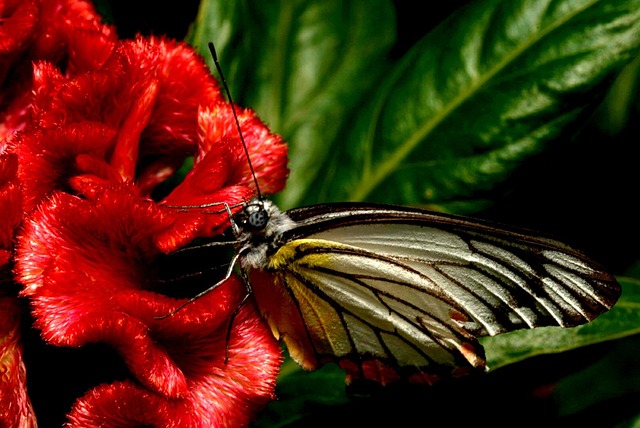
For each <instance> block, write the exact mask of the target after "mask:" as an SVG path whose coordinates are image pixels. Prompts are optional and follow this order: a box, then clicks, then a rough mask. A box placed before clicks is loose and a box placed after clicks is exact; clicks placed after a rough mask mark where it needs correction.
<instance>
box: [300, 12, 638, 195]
mask: <svg viewBox="0 0 640 428" xmlns="http://www.w3.org/2000/svg"><path fill="white" fill-rule="evenodd" d="M639 43H640V1H638V0H599V1H598V0H559V1H551V0H538V1H528V0H513V1H507V2H505V1H499V0H482V1H477V2H473V3H471V4H470V5H468V7H466V8H464V9H462V10H460V11H458V12H457V13H456V14H455V15H454V16H452V17H451V18H450V19H448V20H447V21H446V22H444V23H443V24H442V25H440V26H439V27H438V28H437V29H436V30H434V31H433V32H432V33H430V34H429V35H428V36H426V37H425V38H424V39H423V40H421V41H420V42H419V43H418V44H417V45H416V46H415V47H414V48H413V49H412V50H411V51H410V52H409V53H408V54H407V55H406V56H405V58H403V59H402V60H401V61H400V62H399V63H398V64H397V65H395V67H394V68H393V71H392V72H391V73H389V75H388V76H387V78H386V79H385V80H384V82H383V84H381V85H380V86H379V90H378V91H377V93H376V95H375V97H373V98H372V101H371V102H369V103H368V104H366V106H365V107H364V108H362V109H360V110H359V114H358V117H357V120H356V121H355V123H354V125H353V126H352V132H351V133H350V134H349V135H348V136H347V137H345V139H344V144H341V145H339V146H338V147H337V150H336V151H335V152H334V154H333V156H332V159H331V161H330V162H329V163H328V164H327V165H325V166H324V167H323V169H324V170H325V171H326V174H324V175H322V176H320V177H319V179H318V181H317V183H318V184H317V186H315V187H314V189H316V191H314V192H310V193H309V197H308V198H307V199H306V202H318V201H326V200H365V199H366V200H376V201H381V202H395V203H403V204H416V203H424V204H439V205H441V206H442V205H445V204H448V203H452V202H472V203H473V202H474V201H478V200H481V199H482V198H483V197H485V196H486V192H490V191H491V190H492V189H495V187H496V186H497V185H499V184H500V183H503V182H504V181H505V180H506V179H507V178H508V177H509V176H510V175H511V174H512V173H513V171H514V170H515V169H516V168H518V167H519V166H520V165H521V164H522V163H523V162H524V161H525V160H527V159H528V158H530V157H531V156H532V155H533V154H536V153H538V152H540V151H541V150H543V149H544V148H545V147H546V146H547V145H548V144H549V143H550V142H552V141H554V138H556V137H558V136H559V135H561V133H562V132H563V131H564V130H565V129H566V127H567V126H568V125H569V124H572V123H574V122H575V119H576V118H578V117H579V116H580V113H581V112H583V111H584V109H585V108H586V107H587V106H590V105H592V104H593V102H594V100H595V99H596V97H595V95H596V94H598V93H599V91H598V90H599V89H600V88H601V84H602V83H603V82H606V79H607V78H608V77H610V76H611V75H612V74H613V73H616V72H617V71H618V70H619V69H620V68H621V67H622V65H624V63H626V62H627V61H628V60H629V58H630V57H631V56H632V55H633V54H634V53H635V52H636V51H637V49H638V44H639ZM317 189H321V190H322V191H318V190H317ZM494 196H495V195H494Z"/></svg>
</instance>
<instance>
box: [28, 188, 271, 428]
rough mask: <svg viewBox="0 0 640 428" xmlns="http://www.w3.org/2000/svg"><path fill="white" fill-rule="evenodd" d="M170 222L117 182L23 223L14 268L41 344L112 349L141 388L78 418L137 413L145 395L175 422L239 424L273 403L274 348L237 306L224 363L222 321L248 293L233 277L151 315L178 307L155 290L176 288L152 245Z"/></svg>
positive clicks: (46, 206) (102, 397) (51, 205)
mask: <svg viewBox="0 0 640 428" xmlns="http://www.w3.org/2000/svg"><path fill="white" fill-rule="evenodd" d="M174 219H175V218H174V217H173V216H172V215H171V211H169V210H163V209H160V208H159V207H158V206H157V205H156V204H155V203H153V202H151V201H148V200H143V199H141V198H139V197H138V196H137V195H136V194H135V189H132V188H131V187H130V186H125V185H121V186H115V187H113V188H105V189H103V192H102V193H100V194H99V195H98V196H97V197H96V198H95V199H81V198H78V197H76V196H71V195H68V194H65V193H62V192H58V193H55V194H54V195H53V196H52V197H50V198H49V199H47V200H46V201H45V202H43V203H42V204H41V205H40V206H39V208H38V209H37V210H36V211H35V212H34V214H33V216H32V217H31V218H30V219H29V222H28V223H27V224H26V225H25V227H24V232H23V233H22V235H21V237H20V239H19V246H18V250H17V251H18V254H19V257H18V258H17V271H18V272H19V275H20V279H21V280H22V282H23V283H24V284H25V288H24V291H23V294H24V295H26V296H29V297H30V298H31V302H32V306H33V312H34V316H35V319H36V325H37V327H38V328H39V329H40V330H41V331H42V334H43V337H44V338H45V339H46V340H47V341H48V342H50V343H52V344H56V345H62V346H81V345H84V344H87V343H91V342H98V341H101V342H107V343H109V344H111V345H113V346H114V347H116V348H117V349H118V350H119V351H120V353H121V355H122V356H123V358H124V360H125V362H126V363H127V365H128V367H129V369H130V370H131V372H132V373H133V374H134V375H135V376H136V377H137V378H138V380H139V381H140V382H141V383H142V384H143V385H145V386H146V388H148V390H146V391H145V390H144V389H141V388H140V387H135V388H134V387H132V386H131V385H130V386H127V387H126V388H125V389H126V391H128V392H123V394H124V395H123V396H120V397H119V398H118V400H116V401H115V402H113V403H110V401H111V398H110V397H112V396H113V390H114V388H115V390H118V391H119V390H120V389H119V388H122V387H119V386H112V387H101V388H99V389H98V390H95V391H94V392H92V393H91V394H90V395H89V397H88V398H86V399H84V401H81V402H80V403H79V404H78V405H77V406H76V410H74V412H75V413H74V414H78V415H80V416H82V415H84V416H82V417H89V416H87V415H90V416H91V417H92V418H100V417H107V416H109V415H111V413H109V414H107V415H102V416H100V415H101V414H102V413H101V411H100V410H99V409H100V408H105V407H117V406H119V408H120V409H121V411H122V412H125V413H127V412H134V411H135V408H134V409H131V408H127V407H122V401H125V402H127V403H128V404H129V405H132V406H133V405H137V404H136V403H138V400H139V399H140V400H143V401H144V402H145V403H146V402H147V401H148V400H150V401H149V402H148V405H150V406H153V405H155V404H157V403H158V402H164V403H165V404H164V405H163V406H164V407H162V408H165V407H166V408H170V409H172V410H171V412H173V413H172V414H173V416H172V417H173V418H192V420H193V421H196V420H200V421H205V422H203V423H202V425H197V424H195V422H194V424H188V425H185V426H207V425H208V424H207V423H206V421H207V420H210V419H211V418H213V419H214V420H219V421H236V422H237V421H238V420H240V421H244V422H246V421H247V418H248V417H250V415H251V414H252V413H253V412H251V410H252V409H256V408H260V407H261V406H263V405H264V404H265V402H266V401H267V400H268V399H270V398H271V397H272V395H273V387H274V384H275V375H276V374H277V371H278V367H279V364H280V353H279V346H278V344H277V342H276V341H275V339H274V338H273V337H272V336H271V334H270V333H269V332H268V331H267V329H266V327H265V326H264V325H263V324H262V322H261V321H260V320H259V317H258V315H257V313H256V312H255V311H254V310H253V309H251V310H250V308H249V307H247V308H243V310H242V311H241V313H242V314H243V315H242V316H238V317H236V319H235V321H234V323H233V325H232V326H231V327H232V330H231V332H232V335H231V339H230V341H229V343H228V352H229V354H228V356H229V362H228V363H227V364H225V361H224V360H225V355H226V349H227V347H226V346H227V345H226V333H227V331H228V321H229V319H230V317H231V314H232V313H233V312H234V311H235V310H236V308H237V307H238V305H239V302H240V300H241V298H242V295H243V293H244V287H243V286H242V285H241V284H240V283H239V281H237V280H235V281H227V282H225V283H224V284H223V285H221V286H220V287H218V288H217V289H216V290H214V291H211V292H210V293H208V294H206V295H205V296H203V297H202V298H200V299H198V300H196V301H195V302H193V303H191V304H189V305H187V306H185V307H184V308H183V309H181V310H180V311H178V312H176V313H175V314H174V315H172V316H171V317H169V318H166V319H161V320H158V319H156V318H155V317H158V316H162V315H166V314H169V313H170V311H171V310H172V309H173V308H175V307H176V300H175V299H173V298H170V297H166V296H164V295H161V294H158V293H157V292H154V291H152V290H154V289H156V288H158V284H159V283H161V282H162V281H166V282H168V283H169V285H171V281H172V278H171V277H168V278H165V277H163V276H162V274H161V273H159V271H158V269H159V265H158V263H165V261H164V259H161V260H160V261H159V262H158V260H159V259H160V258H161V257H162V255H161V253H160V250H159V249H158V247H157V246H156V241H157V239H156V237H157V236H158V235H159V234H161V233H163V231H164V230H165V229H167V228H170V227H171V225H172V222H173V221H174ZM210 263H211V264H216V263H217V264H220V263H222V261H220V260H211V261H210ZM248 314H250V315H248ZM212 388H215V390H212ZM220 395H224V396H226V397H228V398H227V400H228V404H229V405H228V406H227V405H224V403H225V402H221V401H216V402H214V403H211V402H209V400H210V399H211V398H216V397H219V396H220ZM140 397H143V398H140ZM144 397H146V398H144ZM234 397H235V399H237V400H238V401H235V402H234ZM169 398H173V399H176V398H179V399H180V400H178V401H172V400H169ZM87 403H94V404H93V405H89V404H87ZM95 403H97V404H95ZM87 406H89V407H87ZM95 406H98V408H96V407H95ZM237 406H239V407H237ZM247 410H249V412H247ZM151 411H152V410H151V409H150V410H149V412H151ZM205 415H206V417H205ZM80 416H77V417H78V418H79V417H80ZM111 416H113V415H111ZM75 417H76V416H74V418H75ZM119 417H126V416H124V415H120V416H119ZM140 417H143V415H142V414H140ZM144 417H145V418H150V417H152V416H150V413H146V414H145V415H144ZM203 418H204V419H203ZM238 418H240V419H238ZM78 426H80V425H78ZM214 426H215V425H214Z"/></svg>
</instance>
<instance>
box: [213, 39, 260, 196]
mask: <svg viewBox="0 0 640 428" xmlns="http://www.w3.org/2000/svg"><path fill="white" fill-rule="evenodd" d="M208 46H209V52H211V56H212V57H213V63H214V64H215V65H216V69H217V70H218V74H219V75H220V80H221V81H222V86H223V87H224V90H225V92H226V93H227V98H228V99H229V104H231V111H232V112H233V118H234V119H235V121H236V127H237V128H238V134H239V135H240V141H241V142H242V148H243V149H244V154H245V155H246V156H247V162H248V163H249V169H251V175H252V176H253V182H254V183H255V185H256V190H257V192H258V198H260V199H262V193H261V192H260V186H258V178H257V177H256V172H255V170H254V169H253V165H252V164H251V157H250V156H249V149H247V144H246V143H245V141H244V137H243V135H242V130H241V129H240V121H239V120H238V114H237V113H236V108H235V106H234V104H233V98H232V97H231V91H230V90H229V85H227V80H226V79H225V78H224V73H223V72H222V67H221V66H220V63H219V62H218V54H217V53H216V48H215V46H213V43H212V42H209V45H208Z"/></svg>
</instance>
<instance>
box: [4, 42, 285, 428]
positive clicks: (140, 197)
mask: <svg viewBox="0 0 640 428" xmlns="http://www.w3.org/2000/svg"><path fill="white" fill-rule="evenodd" d="M34 93H35V97H34V99H33V103H32V108H33V123H32V124H31V125H30V126H29V127H28V128H26V129H25V130H24V131H22V132H20V133H18V134H16V135H15V137H14V138H12V141H11V143H10V150H11V152H12V153H15V155H16V157H17V160H18V167H17V178H18V180H19V182H20V183H21V185H22V190H23V196H22V198H23V199H24V204H23V206H24V207H23V208H24V211H25V212H27V213H28V215H27V216H26V218H25V219H24V221H23V228H22V230H21V233H20V236H19V238H18V246H17V248H16V258H15V259H16V272H17V277H18V279H19V281H20V282H21V283H22V284H23V287H24V288H23V290H22V295H23V296H26V297H28V298H29V299H30V303H31V306H32V311H33V316H34V318H35V326H36V327H37V328H38V329H40V330H41V334H42V336H43V338H44V339H45V340H46V341H47V342H49V343H51V344H54V345H58V346H68V347H78V346H82V345H85V344H88V343H92V342H106V343H108V344H110V345H112V346H114V347H115V348H116V349H117V350H118V351H119V352H120V355H121V356H122V358H123V359H124V361H125V363H126V365H127V367H128V368H129V370H130V372H131V373H132V374H133V376H135V378H136V380H137V381H138V382H139V384H138V383H135V384H134V383H133V382H130V381H125V382H123V383H117V384H112V385H103V386H99V387H97V388H96V389H94V390H93V391H91V392H90V393H89V394H88V395H87V396H85V397H84V398H82V399H80V400H79V401H78V402H77V403H76V405H75V407H74V409H73V411H72V414H71V415H70V416H69V418H70V419H69V421H71V423H75V424H76V425H77V426H83V424H89V422H88V421H90V420H91V421H107V420H110V419H109V418H111V417H113V418H123V419H125V420H129V418H130V417H131V418H133V419H134V420H138V419H136V418H138V417H140V418H143V419H144V420H145V421H147V422H148V421H152V420H158V418H162V417H165V418H166V420H175V421H180V423H181V424H182V423H185V424H187V425H186V426H209V425H210V423H213V424H214V425H218V424H231V425H233V424H246V423H247V421H248V420H249V419H250V418H251V415H252V414H253V412H254V411H255V410H257V409H258V408H260V407H261V406H263V405H264V404H265V403H266V402H267V401H268V400H269V399H271V398H272V396H273V387H274V384H275V376H276V374H277V370H278V367H279V363H280V352H279V349H280V348H279V346H278V344H277V342H276V341H275V339H274V338H273V337H272V336H271V334H270V332H268V331H267V329H266V328H265V326H264V325H263V323H262V320H261V319H260V318H259V316H258V315H257V313H256V311H255V310H254V309H253V308H252V307H251V306H248V304H247V307H243V308H242V310H240V311H239V313H238V316H237V317H236V318H235V320H234V322H233V324H231V327H229V321H230V320H231V319H232V318H233V315H234V314H235V312H236V309H237V308H238V305H239V303H240V301H241V299H242V298H243V296H244V293H245V292H246V291H245V287H244V285H243V284H242V283H240V281H238V280H237V279H235V278H233V279H230V280H229V281H226V282H225V283H224V284H223V285H221V286H219V287H218V288H216V289H215V290H213V291H211V292H209V293H208V294H206V295H205V296H203V297H202V298H200V299H198V300H196V301H195V302H193V303H191V304H188V305H187V306H185V307H184V308H183V309H181V310H179V311H178V312H176V313H175V314H174V315H172V316H170V317H168V318H165V319H157V317H159V316H163V315H167V314H169V313H171V311H172V310H173V309H175V308H176V307H178V306H179V305H180V304H181V303H184V302H186V297H188V296H189V292H183V293H182V295H181V296H179V298H173V297H168V296H166V295H164V294H161V293H160V292H159V291H160V289H168V290H169V291H171V292H175V291H176V290H177V291H180V290H181V289H182V288H183V287H191V286H204V287H205V288H206V287H208V286H210V285H211V284H214V283H215V279H214V278H213V277H212V276H211V275H209V271H208V269H209V268H210V267H215V266H219V265H224V263H225V262H227V261H228V260H227V259H226V258H218V257H217V256H215V257H214V256H212V257H211V258H209V259H207V260H204V261H200V262H199V263H200V264H199V265H197V266H196V267H197V268H198V269H199V274H198V275H196V276H195V277H192V276H190V275H187V274H182V273H180V272H177V273H176V272H175V271H174V270H171V269H169V270H168V271H167V267H166V266H167V265H169V266H171V262H170V261H171V258H172V257H174V256H172V255H169V256H167V255H166V254H167V253H169V252H172V251H174V250H177V249H180V248H182V247H183V246H185V245H187V244H189V243H191V242H192V241H193V240H194V239H196V238H203V237H210V236H213V235H215V234H217V233H218V232H219V231H220V230H221V229H222V228H224V227H225V226H226V225H228V223H229V218H228V213H227V212H226V210H224V206H223V205H222V203H226V204H228V205H234V204H235V205H237V204H238V203H241V202H243V201H245V200H247V199H248V198H250V197H251V196H253V195H254V194H255V192H256V189H255V185H254V182H253V177H252V175H251V171H250V170H249V168H248V166H247V165H248V164H247V158H246V155H245V153H244V149H243V146H242V144H241V141H240V139H239V135H238V131H237V129H236V125H235V121H234V120H233V116H232V114H231V107H230V105H229V104H228V103H226V102H225V101H224V100H223V98H222V97H221V95H220V91H219V89H218V86H217V85H216V83H215V80H214V79H213V78H212V77H211V76H210V74H209V72H208V71H207V69H206V67H205V65H204V63H203V61H202V60H201V58H200V57H199V56H198V55H196V54H195V53H194V51H193V50H192V49H191V48H190V47H188V46H187V45H185V44H182V43H178V42H174V41H169V40H164V39H156V38H150V39H145V38H138V39H136V40H134V41H122V42H118V44H117V46H116V47H115V48H114V49H113V53H112V54H111V56H110V57H109V58H108V59H106V60H105V61H103V65H102V66H101V67H97V68H95V69H90V70H87V71H83V72H78V73H75V74H73V75H69V74H66V75H63V74H62V73H61V72H60V71H59V70H58V69H57V68H56V67H55V66H54V65H53V64H51V63H48V62H41V63H38V64H37V65H36V66H35V79H34ZM238 113H239V118H240V122H241V127H242V130H243V135H244V137H245V141H246V145H247V149H248V151H249V153H250V156H251V160H252V161H253V164H254V168H255V173H256V177H257V179H258V181H259V185H260V187H261V189H262V190H263V191H265V192H276V191H278V190H280V189H281V188H282V186H283V185H284V181H285V178H286V174H287V170H286V146H285V145H284V144H283V143H282V141H281V139H280V137H278V136H276V135H273V134H271V133H270V132H269V130H268V129H267V128H266V127H265V126H264V125H263V124H262V123H261V122H260V121H259V120H258V119H257V118H256V117H255V116H254V114H253V112H251V111H250V110H244V109H238ZM191 156H192V157H193V160H194V167H193V169H192V170H191V172H189V173H188V174H187V176H186V177H184V179H183V180H182V182H181V183H180V184H178V185H177V186H175V185H174V186H175V187H173V188H171V186H168V183H167V181H168V180H169V179H170V178H172V177H173V175H174V174H175V173H176V171H177V170H178V169H179V168H180V167H181V166H182V165H183V163H184V162H185V161H186V160H187V158H188V157H191ZM14 170H15V168H14ZM0 196H1V194H0ZM154 199H156V200H158V202H155V201H154ZM184 207H191V208H188V209H185V208H184ZM188 251H189V250H184V254H187V255H188V256H189V258H193V257H191V255H192V254H196V255H197V254H199V252H194V253H189V252H188ZM179 254H180V253H178V256H179ZM174 267H175V266H174ZM194 294H195V292H194V293H191V294H190V295H191V296H192V295H194ZM227 332H230V333H231V335H230V338H229V341H228V342H227ZM187 351H188V352H187ZM227 351H228V356H229V362H228V363H227V364H225V361H224V359H225V355H226V354H227ZM222 397H226V398H225V399H223V398H222ZM116 409H117V411H116ZM139 409H146V410H145V412H140V413H136V412H138V410H139ZM105 412H106V413H105ZM154 412H155V413H154ZM127 415H129V416H127ZM105 418H106V419H105ZM154 418H155V419H154ZM189 421H191V422H189ZM147 422H145V423H147ZM95 423H96V424H97V423H98V422H95ZM105 423H106V422H105ZM149 423H151V422H149ZM176 424H178V422H176ZM181 426H183V425H181Z"/></svg>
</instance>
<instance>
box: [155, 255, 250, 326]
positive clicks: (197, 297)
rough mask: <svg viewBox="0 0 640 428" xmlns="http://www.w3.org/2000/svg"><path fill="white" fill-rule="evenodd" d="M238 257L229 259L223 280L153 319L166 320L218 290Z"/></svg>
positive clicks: (229, 275)
mask: <svg viewBox="0 0 640 428" xmlns="http://www.w3.org/2000/svg"><path fill="white" fill-rule="evenodd" d="M239 257H240V254H239V253H238V254H236V255H235V256H233V258H232V259H231V263H229V269H227V273H226V274H225V276H224V278H222V279H221V280H220V281H218V282H216V283H215V284H213V285H212V286H211V287H209V288H207V289H206V290H204V291H201V292H200V293H198V294H196V295H195V296H193V297H192V298H190V299H189V300H187V301H186V302H184V303H183V304H181V305H180V306H178V307H177V308H175V309H174V310H172V311H171V312H169V313H168V314H166V315H162V316H159V317H154V319H157V320H163V319H165V318H168V317H170V316H172V315H173V314H175V313H176V312H178V311H179V310H180V309H182V308H184V307H185V306H187V305H188V304H189V303H193V302H194V301H196V300H198V299H199V298H200V297H202V296H204V295H205V294H207V293H209V292H210V291H213V290H215V289H216V288H218V286H220V285H222V284H223V283H224V282H225V281H226V280H228V279H229V278H231V274H232V273H233V268H234V267H235V265H236V263H237V262H238V258H239ZM245 300H246V297H245V298H244V299H243V302H244V301H245ZM236 312H237V309H236ZM234 313H235V312H234Z"/></svg>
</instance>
